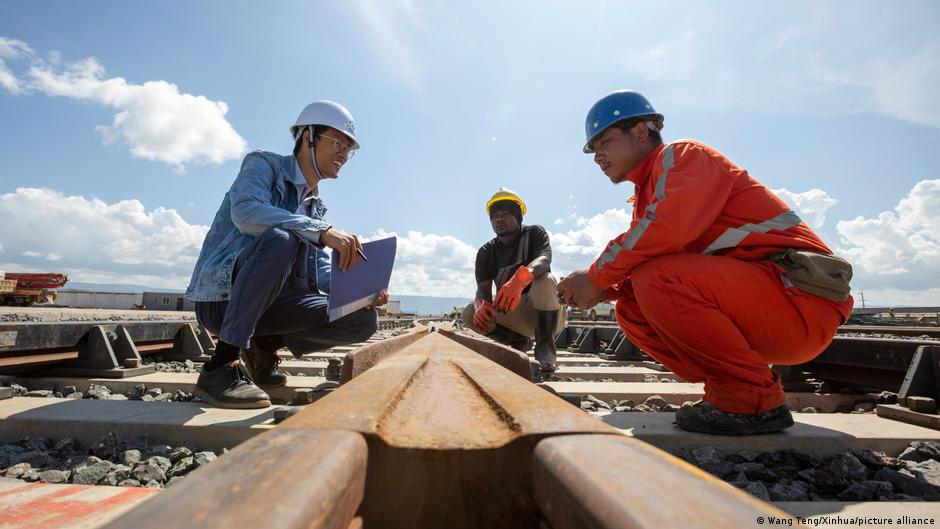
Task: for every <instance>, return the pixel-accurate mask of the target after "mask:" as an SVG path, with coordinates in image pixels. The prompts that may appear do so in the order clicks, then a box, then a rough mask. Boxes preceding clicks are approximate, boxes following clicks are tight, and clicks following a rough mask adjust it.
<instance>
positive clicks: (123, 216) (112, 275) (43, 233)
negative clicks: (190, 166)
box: [0, 188, 208, 288]
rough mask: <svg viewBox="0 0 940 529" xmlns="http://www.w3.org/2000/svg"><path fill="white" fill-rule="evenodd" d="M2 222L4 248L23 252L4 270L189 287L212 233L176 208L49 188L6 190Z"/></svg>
mask: <svg viewBox="0 0 940 529" xmlns="http://www.w3.org/2000/svg"><path fill="white" fill-rule="evenodd" d="M0 226H3V227H4V235H3V236H4V241H3V244H4V248H5V249H6V250H8V251H9V253H10V254H12V255H18V256H21V257H22V258H20V259H18V260H17V261H14V262H7V263H3V264H2V265H0V269H6V270H11V269H20V270H37V271H55V272H66V273H68V274H69V278H70V279H71V280H73V281H92V282H95V281H102V280H104V279H107V282H121V283H128V282H135V283H138V284H143V285H151V286H158V287H175V288H183V287H185V286H186V284H188V282H189V276H190V274H191V272H192V267H193V265H194V264H195V262H196V258H197V257H198V255H199V250H200V248H201V246H202V240H203V238H204V237H205V234H206V232H207V231H208V227H207V226H200V225H192V224H188V223H187V222H186V221H185V220H183V218H182V217H180V215H179V214H178V213H177V212H176V211H175V210H172V209H166V208H162V207H160V208H156V209H154V210H151V211H146V210H145V208H144V206H143V204H141V203H140V202H139V201H137V200H122V201H120V202H115V203H113V204H108V203H105V202H103V201H101V200H98V199H96V198H85V197H81V196H66V195H64V194H63V193H61V192H58V191H55V190H52V189H45V188H41V189H37V188H20V189H17V190H16V192H14V193H6V194H2V195H0ZM9 258H10V257H8V259H9Z"/></svg>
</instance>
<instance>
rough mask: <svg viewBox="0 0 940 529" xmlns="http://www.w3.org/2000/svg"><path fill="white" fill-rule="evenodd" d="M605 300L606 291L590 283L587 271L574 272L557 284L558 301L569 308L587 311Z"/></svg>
mask: <svg viewBox="0 0 940 529" xmlns="http://www.w3.org/2000/svg"><path fill="white" fill-rule="evenodd" d="M605 299H607V291H606V290H601V289H599V288H597V287H596V286H594V283H591V279H590V278H589V277H588V272H587V270H576V271H574V272H571V273H570V274H568V276H567V277H564V278H562V280H561V281H560V282H559V283H558V300H559V301H561V302H562V303H564V304H565V305H569V306H571V307H574V308H577V309H582V310H587V309H589V308H591V307H593V306H594V305H597V304H598V303H600V302H602V301H604V300H605Z"/></svg>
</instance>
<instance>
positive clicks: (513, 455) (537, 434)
mask: <svg viewBox="0 0 940 529" xmlns="http://www.w3.org/2000/svg"><path fill="white" fill-rule="evenodd" d="M411 334H412V336H408V335H404V337H403V336H399V337H398V338H399V340H397V341H395V342H392V343H391V344H390V345H389V346H386V347H385V349H383V350H378V349H377V347H375V346H374V345H370V346H366V348H363V349H360V350H358V351H352V352H350V353H349V356H350V357H351V358H355V357H357V356H361V358H360V361H361V362H363V363H361V365H360V368H359V369H355V370H350V372H349V373H347V380H346V381H345V383H344V384H342V385H341V386H340V387H339V388H337V389H335V390H334V391H333V392H332V393H331V394H329V395H327V396H325V397H323V398H322V399H320V400H318V401H317V402H315V403H313V404H311V405H309V406H307V407H306V408H305V409H304V410H303V411H301V412H300V413H298V414H296V415H294V416H293V417H291V418H289V419H288V420H287V421H285V422H284V423H282V424H281V425H279V426H278V427H277V428H275V429H274V430H273V431H271V432H269V433H264V434H261V435H259V436H257V437H255V438H254V439H252V440H251V441H249V442H247V443H244V444H242V445H240V446H237V447H236V448H235V449H234V450H232V451H230V452H228V453H227V454H225V455H223V456H221V457H220V459H219V461H217V462H215V463H213V464H212V465H209V466H206V467H204V468H201V469H199V470H198V471H196V472H195V473H194V474H193V475H191V476H188V477H187V478H186V480H185V481H184V482H182V483H181V484H180V485H178V486H174V487H171V488H169V489H167V490H165V491H163V492H161V493H160V494H159V495H157V496H156V497H155V498H153V499H151V500H149V501H147V502H146V503H144V504H143V505H142V506H140V507H138V508H136V509H134V510H131V511H129V512H128V513H126V514H124V515H123V516H122V517H120V518H118V519H117V520H115V521H113V522H112V523H110V524H109V525H108V526H107V527H108V528H109V529H166V528H167V527H184V526H198V527H203V528H210V529H214V528H223V527H225V528H236V527H237V528H241V527H252V526H258V525H262V526H265V527H278V528H281V527H286V528H294V527H296V528H300V527H306V528H322V527H331V528H347V527H358V526H360V524H361V525H363V526H365V527H383V528H392V529H397V528H417V529H421V528H437V527H447V528H449V529H462V528H477V527H491V528H504V527H505V528H509V527H512V528H532V529H535V528H537V527H551V528H554V529H564V528H569V527H572V528H573V527H590V528H604V529H613V528H618V529H619V528H624V527H635V528H643V529H646V528H649V529H653V528H656V529H660V528H673V527H675V528H682V529H697V528H706V527H707V528H713V527H743V526H745V525H753V523H754V520H755V519H757V518H758V517H759V516H765V517H766V516H773V517H776V518H781V519H783V520H792V523H793V524H794V525H797V526H799V524H798V523H796V520H793V519H792V518H791V517H790V516H788V515H787V514H785V513H784V512H782V511H780V510H778V509H777V508H775V507H773V506H771V505H769V504H766V503H762V502H760V501H759V500H756V499H754V498H752V497H750V496H749V495H747V494H746V493H744V492H742V491H740V490H737V489H736V488H734V487H731V486H730V485H727V484H724V483H723V482H721V481H720V480H719V479H717V478H715V477H712V476H710V475H708V474H706V473H704V472H702V471H700V470H697V469H695V468H694V467H692V466H690V465H688V464H687V463H684V462H682V461H680V460H678V459H676V458H674V457H673V456H670V455H668V454H666V453H665V452H662V451H660V450H658V449H655V448H652V447H650V446H648V445H646V444H644V443H643V442H641V441H638V440H635V439H632V438H628V437H626V436H624V435H622V434H621V433H620V432H619V430H616V429H615V428H613V427H612V426H610V425H608V424H606V423H605V422H603V421H601V420H600V419H598V418H596V417H593V416H591V415H589V414H587V413H584V412H583V411H581V410H580V409H578V408H577V407H574V406H571V405H570V404H568V403H566V402H565V401H563V400H562V399H559V398H558V397H556V396H554V395H552V394H550V393H549V392H548V391H545V390H544V389H542V388H540V387H538V386H536V385H534V384H532V383H531V382H530V381H528V380H526V379H524V378H523V377H521V376H519V374H518V373H516V372H514V371H512V370H510V369H508V368H507V366H509V367H512V366H514V365H515V363H516V361H517V359H518V357H517V356H516V355H515V354H513V355H507V356H505V357H504V356H503V355H501V354H500V349H498V348H494V347H493V344H491V343H488V342H483V341H480V340H477V339H475V338H472V337H470V336H468V335H460V338H456V336H457V335H455V334H453V333H452V332H450V333H448V332H445V333H441V332H434V330H433V329H427V328H417V329H415V330H414V331H413V332H412V333H411ZM458 340H459V341H458ZM370 347H371V348H372V349H371V352H370V350H369V349H368V348H370ZM484 350H486V352H485V353H484V352H482V351H484ZM363 351H365V353H363ZM510 352H511V351H510ZM484 355H487V356H484ZM367 365H368V366H369V367H368V368H367V369H364V370H363V369H361V368H363V367H366V366H367ZM330 436H342V439H339V437H337V438H336V440H333V438H332V437H330ZM328 439H329V440H328ZM594 456H597V459H595V458H594ZM677 497H681V498H682V505H681V507H680V506H678V505H676V502H671V501H669V499H670V498H677ZM360 518H361V519H360Z"/></svg>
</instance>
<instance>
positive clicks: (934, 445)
mask: <svg viewBox="0 0 940 529" xmlns="http://www.w3.org/2000/svg"><path fill="white" fill-rule="evenodd" d="M911 448H913V449H914V450H917V452H918V453H920V454H921V455H923V456H926V457H928V458H930V459H935V460H937V461H940V443H938V442H937V441H914V442H913V443H911Z"/></svg>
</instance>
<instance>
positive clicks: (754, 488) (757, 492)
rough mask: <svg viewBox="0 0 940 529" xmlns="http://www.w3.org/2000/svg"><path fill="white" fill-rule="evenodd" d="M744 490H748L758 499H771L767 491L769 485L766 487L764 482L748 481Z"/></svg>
mask: <svg viewBox="0 0 940 529" xmlns="http://www.w3.org/2000/svg"><path fill="white" fill-rule="evenodd" d="M744 492H747V493H748V494H750V495H751V496H754V497H756V498H758V499H761V500H764V501H771V500H770V493H769V492H767V487H765V486H764V484H763V483H761V482H760V481H751V482H748V484H747V485H745V486H744Z"/></svg>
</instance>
